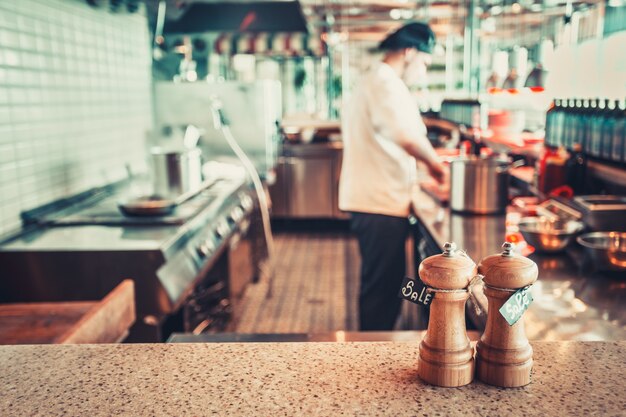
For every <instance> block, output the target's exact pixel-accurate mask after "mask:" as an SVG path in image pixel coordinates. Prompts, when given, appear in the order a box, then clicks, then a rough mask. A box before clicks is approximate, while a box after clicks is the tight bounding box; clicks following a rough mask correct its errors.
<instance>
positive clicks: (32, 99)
mask: <svg viewBox="0 0 626 417" xmlns="http://www.w3.org/2000/svg"><path fill="white" fill-rule="evenodd" d="M150 66H151V57H150V35H149V31H148V24H147V20H146V16H145V11H144V9H143V8H140V10H139V12H137V13H132V14H130V13H127V12H126V11H125V10H124V11H121V12H119V13H112V12H110V11H109V10H108V7H100V8H92V7H90V6H88V5H87V4H86V2H85V1H82V0H19V1H8V0H7V1H5V0H0V236H1V235H6V234H7V233H12V232H13V231H16V230H18V229H19V227H20V216H19V215H20V212H21V211H23V210H26V209H31V208H33V207H36V206H39V205H42V204H45V203H48V202H51V201H53V200H56V199H59V198H61V197H64V196H68V195H71V194H74V193H77V192H80V191H83V190H86V189H88V188H91V187H94V186H98V185H102V184H105V183H108V182H111V181H114V180H118V179H121V178H123V177H124V176H125V175H126V168H125V167H126V165H130V166H131V167H133V168H135V169H139V170H140V169H143V168H145V165H146V163H145V136H146V131H147V130H149V129H150V128H151V126H152V81H151V69H150Z"/></svg>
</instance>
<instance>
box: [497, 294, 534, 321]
mask: <svg viewBox="0 0 626 417" xmlns="http://www.w3.org/2000/svg"><path fill="white" fill-rule="evenodd" d="M532 302H533V296H532V294H531V293H530V287H524V288H520V289H519V290H517V291H515V293H513V295H512V296H510V297H509V299H508V300H506V302H505V303H504V304H503V305H502V307H500V314H502V317H504V319H505V320H506V322H507V323H509V326H512V325H514V324H515V323H517V321H518V320H519V319H520V318H521V317H522V315H523V314H524V311H526V310H528V307H529V306H530V303H532Z"/></svg>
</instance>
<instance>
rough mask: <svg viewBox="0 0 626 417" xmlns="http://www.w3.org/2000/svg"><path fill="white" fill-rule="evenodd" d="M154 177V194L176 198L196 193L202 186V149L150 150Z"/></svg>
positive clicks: (155, 148)
mask: <svg viewBox="0 0 626 417" xmlns="http://www.w3.org/2000/svg"><path fill="white" fill-rule="evenodd" d="M150 153H151V156H152V165H153V175H154V194H155V195H157V196H159V197H162V198H176V197H178V196H180V195H183V194H185V193H188V192H191V191H194V190H196V189H198V188H199V187H200V185H201V184H202V158H201V156H202V155H201V154H202V151H201V150H200V148H192V149H167V148H161V147H154V148H152V149H151V150H150Z"/></svg>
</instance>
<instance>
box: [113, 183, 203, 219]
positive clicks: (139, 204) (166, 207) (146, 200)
mask: <svg viewBox="0 0 626 417" xmlns="http://www.w3.org/2000/svg"><path fill="white" fill-rule="evenodd" d="M213 183H214V181H212V180H208V181H205V182H203V183H202V184H201V185H200V187H199V188H198V189H196V190H192V191H189V192H187V193H185V194H182V195H180V196H179V197H177V198H176V199H168V198H163V197H160V196H156V195H149V196H141V197H132V198H129V199H127V200H122V201H119V202H118V203H117V207H118V208H119V209H120V211H121V212H122V213H124V214H125V215H126V216H167V215H168V214H172V213H173V212H174V210H176V207H178V206H179V205H180V204H182V203H184V202H185V201H187V200H190V199H192V198H193V197H195V196H197V195H198V194H200V193H201V192H202V191H204V190H206V189H207V188H208V187H209V186H211V185H212V184H213Z"/></svg>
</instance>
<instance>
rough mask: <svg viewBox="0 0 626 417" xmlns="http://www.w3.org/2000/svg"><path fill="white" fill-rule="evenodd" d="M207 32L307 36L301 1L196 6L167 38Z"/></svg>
mask: <svg viewBox="0 0 626 417" xmlns="http://www.w3.org/2000/svg"><path fill="white" fill-rule="evenodd" d="M204 32H307V27H306V20H305V19H304V15H303V14H302V8H301V6H300V3H299V2H298V1H293V0H285V1H251V2H240V1H218V2H194V3H192V4H191V5H189V7H188V8H187V10H186V11H185V13H184V14H183V15H182V16H181V17H180V18H179V19H177V20H171V21H166V22H165V27H164V33H165V34H176V33H179V34H182V33H185V34H188V33H204Z"/></svg>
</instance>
